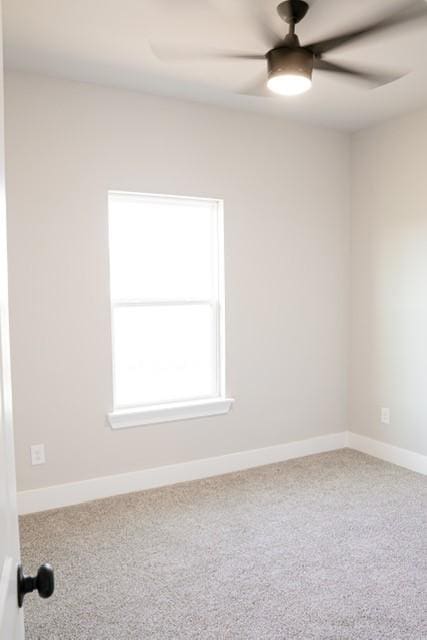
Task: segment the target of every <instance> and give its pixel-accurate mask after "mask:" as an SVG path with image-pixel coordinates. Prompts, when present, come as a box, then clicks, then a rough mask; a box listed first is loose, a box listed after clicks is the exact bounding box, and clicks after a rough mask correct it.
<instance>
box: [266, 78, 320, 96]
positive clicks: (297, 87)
mask: <svg viewBox="0 0 427 640" xmlns="http://www.w3.org/2000/svg"><path fill="white" fill-rule="evenodd" d="M311 86H312V82H311V78H308V77H307V76H304V75H300V74H297V73H281V74H277V75H273V76H270V77H269V79H268V80H267V87H268V88H269V89H270V91H273V93H277V94H279V95H281V96H298V95H300V94H301V93H305V92H306V91H308V90H309V89H311Z"/></svg>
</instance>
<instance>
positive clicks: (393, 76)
mask: <svg viewBox="0 0 427 640" xmlns="http://www.w3.org/2000/svg"><path fill="white" fill-rule="evenodd" d="M314 68H315V69H317V70H318V71H328V72H331V73H339V74H341V75H345V76H347V77H349V78H353V79H355V80H362V81H364V82H368V83H369V84H371V85H374V86H376V87H381V86H383V85H385V84H389V83H390V82H394V81H395V80H398V79H399V78H401V77H402V76H404V75H405V74H404V73H392V72H387V71H374V70H372V71H371V70H369V69H361V68H357V67H348V66H344V65H341V64H335V63H334V62H328V61H327V60H321V59H319V58H317V59H315V61H314Z"/></svg>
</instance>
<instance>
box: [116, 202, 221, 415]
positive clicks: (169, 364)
mask: <svg viewBox="0 0 427 640" xmlns="http://www.w3.org/2000/svg"><path fill="white" fill-rule="evenodd" d="M109 238H110V283H111V315H112V336H113V345H112V346H113V393H114V409H113V412H112V413H111V414H109V419H110V423H111V425H112V426H113V427H125V426H134V425H139V424H149V423H153V422H163V421H167V420H175V419H179V418H191V417H197V416H201V415H211V414H218V413H226V412H227V411H228V410H229V409H230V406H231V402H232V401H231V400H230V399H227V398H226V397H225V361H224V357H225V346H224V285H223V275H224V273H223V270H224V265H223V211H222V202H221V201H220V200H214V199H206V198H187V197H177V196H160V195H152V194H133V193H120V192H110V193H109Z"/></svg>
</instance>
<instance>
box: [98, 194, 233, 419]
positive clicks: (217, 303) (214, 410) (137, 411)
mask: <svg viewBox="0 0 427 640" xmlns="http://www.w3.org/2000/svg"><path fill="white" fill-rule="evenodd" d="M114 196H118V197H129V198H132V197H135V198H141V197H149V198H150V197H151V198H156V197H158V198H171V199H174V200H177V199H178V200H179V199H183V200H197V201H208V202H210V203H215V205H216V209H217V225H216V227H217V233H218V236H217V239H216V240H217V252H216V265H215V268H216V272H217V276H218V283H217V295H216V296H214V297H212V298H210V299H188V298H185V299H164V300H162V299H160V300H149V299H120V300H113V297H112V292H111V290H110V304H111V310H110V311H111V332H112V365H113V369H112V371H113V407H114V408H113V411H112V412H110V413H109V414H108V420H109V423H110V425H111V427H112V428H113V429H122V428H127V427H135V426H144V425H150V424H156V423H161V422H169V421H174V420H184V419H190V418H198V417H204V416H212V415H220V414H225V413H228V412H229V411H230V409H231V407H232V404H233V402H234V400H233V399H232V398H227V397H226V391H225V390H226V382H225V287H224V203H223V201H222V200H220V199H218V198H199V197H192V196H176V195H164V194H153V193H135V192H125V191H109V192H108V205H109V203H110V198H112V197H114ZM109 228H111V225H109ZM110 260H111V253H110ZM161 305H165V306H172V305H178V306H182V305H209V306H211V307H212V308H213V309H214V310H215V324H216V333H217V336H216V337H217V339H216V345H217V367H216V394H215V396H209V397H203V398H200V397H194V398H188V399H186V400H183V401H181V402H170V403H163V404H155V405H149V404H146V405H140V406H137V407H136V406H120V405H118V404H117V403H116V393H115V389H116V386H117V382H116V368H115V364H114V352H115V349H114V339H115V332H114V310H115V309H116V308H120V307H129V306H133V307H142V306H161Z"/></svg>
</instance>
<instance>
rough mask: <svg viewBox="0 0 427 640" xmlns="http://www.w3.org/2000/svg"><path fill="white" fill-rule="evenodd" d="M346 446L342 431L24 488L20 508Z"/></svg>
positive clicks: (103, 495) (69, 501)
mask: <svg viewBox="0 0 427 640" xmlns="http://www.w3.org/2000/svg"><path fill="white" fill-rule="evenodd" d="M346 446H347V432H346V431H342V432H341V433H332V434H329V435H326V436H320V437H317V438H309V439H308V440H300V441H298V442H289V443H287V444H279V445H275V446H273V447H265V448H263V449H254V450H251V451H239V452H238V453H231V454H228V455H224V456H217V457H215V458H205V459H201V460H191V461H190V462H184V463H181V464H174V465H170V466H164V467H156V468H154V469H144V470H142V471H133V472H131V473H123V474H119V475H114V476H104V477H101V478H93V479H91V480H83V481H81V482H71V483H68V484H60V485H54V486H50V487H43V488H41V489H33V490H30V491H21V492H19V493H18V511H19V513H20V514H25V513H35V512H37V511H46V510H48V509H56V508H59V507H66V506H70V505H73V504H79V503H81V502H87V501H88V500H96V499H98V498H106V497H108V496H115V495H120V494H124V493H132V492H133V491H142V490H144V489H153V488H155V487H164V486H166V485H172V484H177V483H178V482H186V481H188V480H198V479H200V478H209V477H212V476H217V475H221V474H223V473H230V472H233V471H241V470H242V469H250V468H252V467H260V466H262V465H266V464H272V463H274V462H283V461H284V460H290V459H292V458H301V457H303V456H308V455H312V454H314V453H324V452H326V451H334V450H336V449H342V448H343V447H346Z"/></svg>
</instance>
